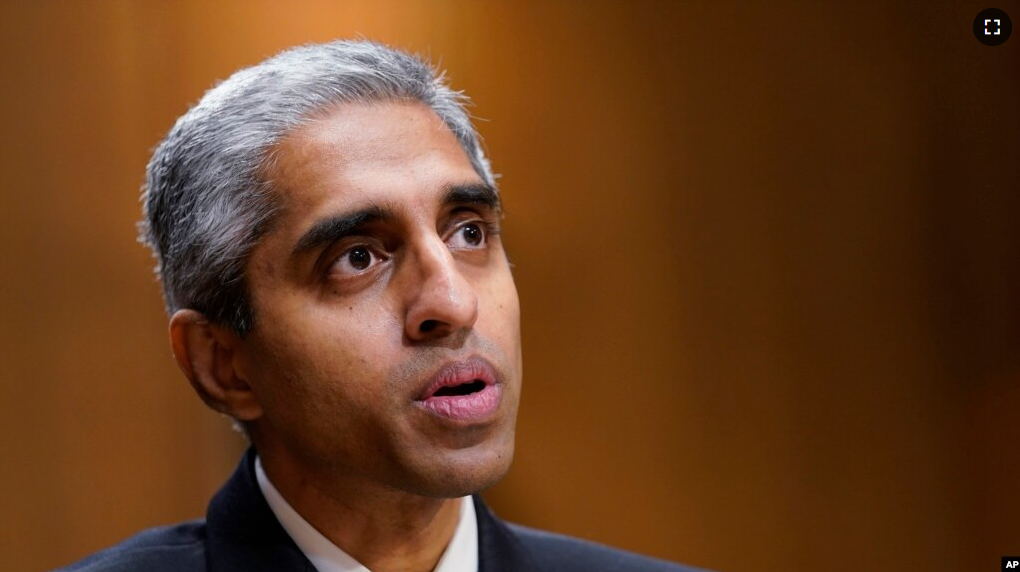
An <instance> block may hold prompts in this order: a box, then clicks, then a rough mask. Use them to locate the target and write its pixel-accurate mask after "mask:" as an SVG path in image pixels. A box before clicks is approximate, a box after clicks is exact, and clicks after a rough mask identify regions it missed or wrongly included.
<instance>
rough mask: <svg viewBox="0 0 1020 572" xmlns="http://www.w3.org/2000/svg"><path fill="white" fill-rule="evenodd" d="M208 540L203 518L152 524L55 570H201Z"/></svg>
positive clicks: (86, 571)
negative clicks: (150, 526) (114, 543)
mask: <svg viewBox="0 0 1020 572" xmlns="http://www.w3.org/2000/svg"><path fill="white" fill-rule="evenodd" d="M205 540H206V530H205V520H204V519H199V520H192V521H188V522H182V523H180V524H175V525H171V526H161V527H158V528H150V529H148V530H145V531H142V532H140V533H138V534H136V535H134V536H132V537H131V538H128V539H127V540H125V541H123V542H121V543H120V544H117V545H115V546H111V547H110V548H107V549H106V550H103V551H101V552H97V553H95V554H93V555H91V556H89V557H87V558H85V559H84V560H79V561H78V562H75V563H74V564H71V565H69V566H67V567H66V568H61V569H59V570H56V571H55V572H134V571H138V570H145V571H146V572H150V571H151V572H163V571H167V572H169V571H171V570H173V571H182V572H201V571H203V570H205V568H206V566H205Z"/></svg>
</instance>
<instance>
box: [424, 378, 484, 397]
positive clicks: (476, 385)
mask: <svg viewBox="0 0 1020 572" xmlns="http://www.w3.org/2000/svg"><path fill="white" fill-rule="evenodd" d="M483 389H485V382H484V381H482V380H480V379H475V380H472V381H469V382H467V383H461V384H459V385H452V386H447V387H440V388H439V389H438V390H436V392H435V393H433V394H432V396H433V397H443V396H460V395H471V394H472V393H478V392H479V391H481V390H483Z"/></svg>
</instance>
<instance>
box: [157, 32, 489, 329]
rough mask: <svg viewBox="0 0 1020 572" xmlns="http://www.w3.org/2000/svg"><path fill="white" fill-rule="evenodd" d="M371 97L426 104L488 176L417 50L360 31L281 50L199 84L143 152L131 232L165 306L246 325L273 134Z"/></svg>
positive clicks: (472, 138) (473, 139)
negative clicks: (357, 36) (135, 227)
mask: <svg viewBox="0 0 1020 572" xmlns="http://www.w3.org/2000/svg"><path fill="white" fill-rule="evenodd" d="M376 101H420V102H422V103H424V104H426V105H428V106H429V107H430V108H431V109H432V110H433V111H434V112H435V113H436V115H438V116H439V118H440V119H442V120H443V122H444V123H445V124H446V126H447V127H449V128H450V130H451V131H452V132H453V134H454V135H455V136H456V137H457V139H458V141H459V142H460V145H461V147H462V148H463V149H464V152H465V153H466V154H467V157H468V159H469V160H470V161H471V164H472V166H473V167H474V169H475V171H476V172H477V173H478V175H479V176H480V177H481V178H482V180H484V181H485V183H486V184H488V185H490V186H491V187H492V188H496V184H495V180H494V176H493V174H492V170H491V167H490V166H489V162H488V160H487V159H486V158H485V153H484V151H483V150H482V147H481V144H480V140H479V136H478V134H477V132H476V131H475V128H474V126H473V125H472V124H471V119H470V117H469V115H468V113H467V111H466V110H465V105H467V103H468V100H467V98H466V97H465V96H464V95H463V94H462V93H460V92H457V91H453V90H452V89H451V88H450V87H449V86H448V85H447V82H446V80H445V76H444V75H443V74H442V73H441V72H439V71H438V70H436V69H435V68H433V67H432V66H431V65H430V64H429V63H428V62H427V61H425V60H424V59H422V58H420V57H417V56H413V55H410V54H407V53H404V52H401V51H399V50H395V49H392V48H389V47H387V46H383V45H381V44H378V43H374V42H368V41H334V42H330V43H326V44H314V45H307V46H301V47H297V48H292V49H289V50H286V51H284V52H281V53H280V54H277V55H276V56H274V57H272V58H269V59H268V60H265V61H263V62H262V63H260V64H257V65H255V66H252V67H249V68H246V69H242V70H240V71H238V72H236V73H234V74H233V75H232V76H230V77H229V78H228V79H227V80H225V81H224V82H222V83H220V84H219V85H217V86H216V87H214V88H212V89H210V90H209V91H207V92H206V93H205V95H204V96H203V97H202V99H201V100H199V102H198V103H197V104H195V105H194V106H193V107H192V108H191V109H190V110H188V112H187V113H185V114H184V115H183V116H181V118H180V119H178V120H177V123H176V124H175V125H174V126H173V128H172V129H170V132H169V133H168V134H167V136H166V138H165V139H163V141H162V142H161V143H160V144H159V146H158V147H157V148H156V151H155V152H154V153H153V155H152V159H151V160H150V161H149V165H148V169H147V176H146V182H145V186H144V188H143V190H142V203H143V205H144V213H145V214H144V218H143V220H142V222H141V223H139V231H140V240H141V242H143V243H144V244H146V245H148V246H149V247H150V248H151V249H152V251H153V254H154V255H155V258H156V274H157V276H158V277H159V279H160V280H161V281H162V284H163V297H164V301H165V303H166V309H167V312H168V313H170V314H172V313H173V312H175V311H177V310H179V309H182V308H191V309H194V310H198V311H199V312H202V313H203V314H205V315H206V317H208V318H209V319H210V320H212V321H213V322H215V323H219V324H222V325H225V326H229V327H231V328H232V329H234V330H235V331H236V332H237V333H238V334H240V335H241V336H244V335H245V334H246V333H248V332H249V331H251V329H252V327H254V323H255V319H256V317H255V313H254V310H253V308H252V305H251V299H250V296H249V293H248V291H247V287H246V283H245V276H244V268H245V265H246V263H247V260H248V258H249V256H250V254H251V251H252V249H253V248H254V247H255V245H256V243H257V242H258V240H259V238H260V237H261V236H262V235H264V234H265V233H266V232H267V231H268V229H269V228H270V227H271V225H272V223H273V221H274V218H275V215H276V212H277V207H276V204H275V200H274V199H275V197H274V194H273V190H272V188H271V186H270V185H271V184H270V182H269V181H267V180H265V177H264V171H265V168H266V163H267V161H268V160H270V159H271V158H270V154H271V151H272V147H273V145H274V144H276V143H277V142H278V141H280V140H281V138H283V137H284V136H285V135H286V134H287V133H289V132H290V131H292V130H293V129H294V128H296V127H298V126H300V125H302V124H305V123H307V122H309V121H311V120H313V119H315V117H316V113H317V112H321V111H323V110H326V109H328V108H330V107H332V106H336V105H339V104H344V103H367V102H376Z"/></svg>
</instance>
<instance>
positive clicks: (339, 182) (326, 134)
mask: <svg viewBox="0 0 1020 572" xmlns="http://www.w3.org/2000/svg"><path fill="white" fill-rule="evenodd" d="M267 171H268V172H267V174H268V177H269V179H270V182H271V183H272V186H273V188H274V190H275V191H276V192H277V194H278V196H277V197H276V198H277V199H278V201H279V206H280V207H281V208H282V211H283V213H284V216H287V215H295V214H299V213H300V212H307V211H310V210H312V211H314V210H319V209H323V208H333V209H336V208H343V207H344V206H345V205H350V206H365V204H366V203H369V204H373V205H377V204H379V203H381V202H387V203H395V204H396V205H399V204H400V203H406V202H408V201H414V200H422V199H425V198H426V195H428V194H429V193H428V191H430V190H434V191H438V188H437V187H436V186H437V185H439V186H442V185H444V184H449V183H450V182H451V181H450V180H449V179H455V180H454V181H453V182H455V183H464V182H473V181H477V180H479V177H478V175H477V173H475V171H474V168H473V167H472V165H471V162H470V161H469V160H468V158H467V154H466V153H465V152H464V150H463V148H462V147H461V146H460V142H459V140H458V139H457V138H456V136H454V134H453V132H452V131H450V129H449V127H447V126H446V124H445V123H444V122H443V121H442V120H441V119H440V118H439V116H438V115H436V113H435V112H434V111H432V110H431V109H430V108H429V107H428V106H426V105H425V104H423V103H421V102H404V101H388V102H374V103H354V104H342V105H338V106H335V107H333V108H330V109H329V110H328V111H327V112H325V113H322V114H320V115H319V116H318V117H317V118H316V119H315V120H313V121H311V122H309V123H306V124H304V125H302V126H300V127H298V128H297V129H295V130H294V131H292V132H291V133H289V134H288V135H287V136H286V137H284V138H283V139H282V140H281V141H280V142H279V143H278V144H277V145H276V146H275V148H274V149H273V160H272V161H271V162H270V166H269V169H268V170H267ZM394 206H395V205H394Z"/></svg>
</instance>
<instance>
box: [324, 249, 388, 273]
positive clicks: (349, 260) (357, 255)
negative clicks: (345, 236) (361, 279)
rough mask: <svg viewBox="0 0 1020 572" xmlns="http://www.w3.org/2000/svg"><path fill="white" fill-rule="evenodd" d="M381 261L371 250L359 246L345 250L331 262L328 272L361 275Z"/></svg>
mask: <svg viewBox="0 0 1020 572" xmlns="http://www.w3.org/2000/svg"><path fill="white" fill-rule="evenodd" d="M381 261H382V259H381V258H380V257H379V256H377V255H376V254H375V253H374V252H372V249H371V248H369V247H367V246H365V245H364V244H359V245H357V246H353V247H351V248H348V249H347V250H345V251H344V253H343V254H341V255H340V257H339V258H337V259H336V261H335V262H333V265H332V267H331V268H330V271H331V272H335V273H339V274H361V273H362V272H364V271H366V270H368V269H369V268H371V267H373V266H375V265H376V264H378V263H379V262H381Z"/></svg>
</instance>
